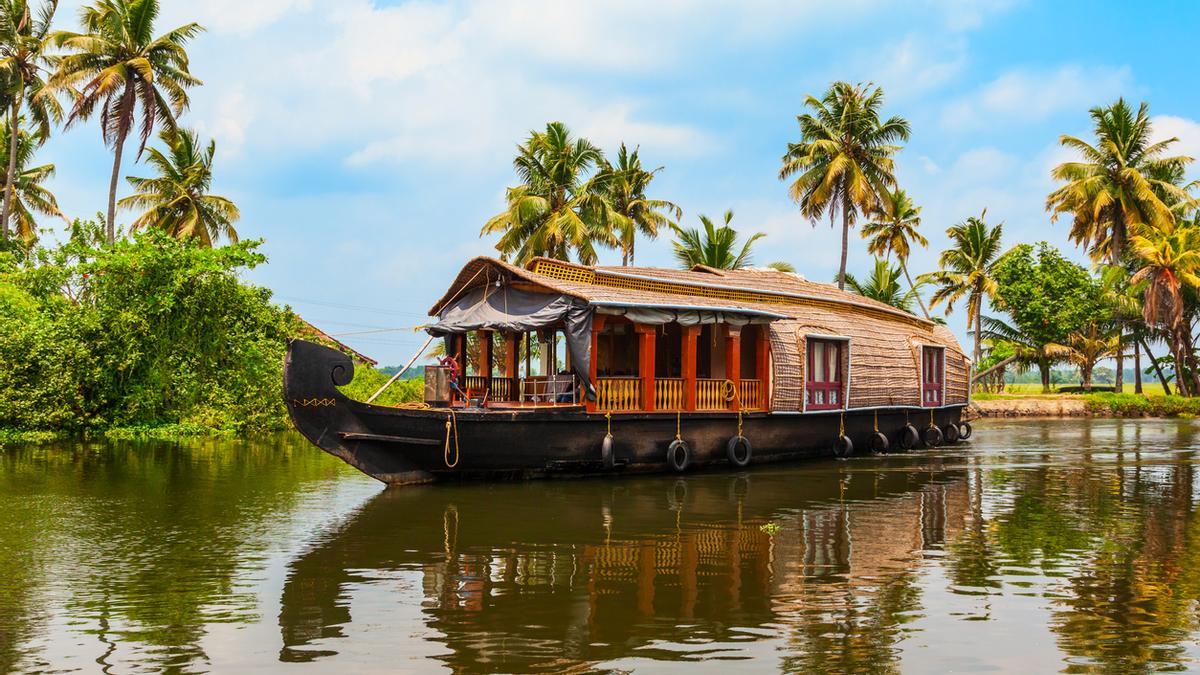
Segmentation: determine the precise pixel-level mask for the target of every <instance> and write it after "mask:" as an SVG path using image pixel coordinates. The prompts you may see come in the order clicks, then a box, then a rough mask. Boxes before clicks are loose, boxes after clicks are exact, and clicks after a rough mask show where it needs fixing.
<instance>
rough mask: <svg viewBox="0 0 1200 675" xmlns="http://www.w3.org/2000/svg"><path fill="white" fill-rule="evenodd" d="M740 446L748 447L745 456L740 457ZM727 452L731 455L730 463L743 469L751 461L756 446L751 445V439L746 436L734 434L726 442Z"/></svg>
mask: <svg viewBox="0 0 1200 675" xmlns="http://www.w3.org/2000/svg"><path fill="white" fill-rule="evenodd" d="M739 446H742V447H745V448H746V452H745V456H744V457H738V447H739ZM725 454H727V455H728V456H729V463H730V464H732V465H734V466H736V467H738V468H739V469H741V468H744V467H745V466H746V465H747V464H749V463H750V457H751V456H753V454H754V448H752V447H750V439H748V438H746V437H745V436H734V437H733V438H731V439H729V442H728V443H726V444H725Z"/></svg>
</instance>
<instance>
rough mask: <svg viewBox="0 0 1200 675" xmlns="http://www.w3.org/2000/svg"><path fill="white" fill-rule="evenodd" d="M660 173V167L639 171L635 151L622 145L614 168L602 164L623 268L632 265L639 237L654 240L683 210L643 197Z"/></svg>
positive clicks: (638, 161)
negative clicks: (651, 182)
mask: <svg viewBox="0 0 1200 675" xmlns="http://www.w3.org/2000/svg"><path fill="white" fill-rule="evenodd" d="M659 171H662V167H661V166H660V167H658V168H657V169H654V170H653V171H647V170H645V169H644V168H642V160H641V159H640V158H639V157H638V149H637V148H634V149H633V152H632V153H631V152H628V151H627V150H626V149H625V144H624V143H622V144H621V148H620V149H619V150H617V164H616V166H613V165H611V164H609V163H608V162H604V163H603V169H602V173H604V174H608V176H607V177H606V178H605V179H604V182H605V185H604V189H605V193H606V197H607V199H608V203H609V204H610V205H611V206H612V211H611V213H610V216H611V218H612V222H613V227H614V229H615V230H616V232H617V239H618V241H619V242H620V243H619V246H620V248H621V264H622V265H632V264H633V252H634V244H635V243H636V240H637V236H638V235H639V234H641V235H644V236H645V237H647V238H649V239H654V238H656V237H658V231H659V229H661V228H665V227H671V226H673V225H675V224H676V223H675V221H677V220H679V218H680V217H681V216H682V215H683V210H682V209H680V208H679V207H678V206H677V205H675V204H674V203H673V202H669V201H667V200H665V199H650V198H648V197H647V196H646V188H647V187H648V186H649V185H650V181H651V180H653V179H654V175H655V174H657V173H658V172H659ZM672 217H674V220H672Z"/></svg>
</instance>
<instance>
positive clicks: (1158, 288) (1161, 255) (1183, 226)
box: [1130, 221, 1200, 395]
mask: <svg viewBox="0 0 1200 675" xmlns="http://www.w3.org/2000/svg"><path fill="white" fill-rule="evenodd" d="M1130 245H1131V246H1132V248H1133V251H1134V252H1135V253H1136V254H1137V256H1138V258H1140V261H1141V262H1140V263H1139V264H1140V265H1141V267H1140V268H1139V269H1138V271H1137V272H1136V273H1135V274H1134V275H1133V278H1132V279H1131V281H1132V283H1134V284H1142V285H1144V286H1143V287H1144V292H1143V304H1142V315H1143V317H1144V318H1145V320H1146V323H1148V324H1163V325H1165V326H1166V327H1167V329H1168V331H1169V332H1170V335H1171V340H1170V345H1171V352H1172V354H1173V355H1174V357H1175V362H1176V364H1177V372H1179V373H1180V376H1179V377H1178V378H1177V385H1178V386H1180V387H1181V388H1182V387H1184V385H1185V384H1186V385H1187V390H1188V391H1186V392H1184V393H1186V394H1193V395H1194V394H1197V393H1200V373H1198V372H1197V367H1196V359H1195V356H1194V355H1193V353H1192V340H1191V329H1190V326H1189V325H1188V322H1186V321H1184V316H1183V313H1184V291H1185V289H1192V290H1197V289H1200V226H1197V225H1195V224H1193V223H1189V222H1186V221H1184V222H1181V223H1180V224H1179V225H1178V226H1175V227H1168V228H1158V227H1147V228H1143V231H1142V233H1141V234H1138V235H1135V236H1134V237H1133V238H1131V239H1130ZM1184 370H1186V371H1190V375H1191V378H1190V381H1188V379H1187V378H1185V377H1184V376H1183V374H1182V372H1183V371H1184Z"/></svg>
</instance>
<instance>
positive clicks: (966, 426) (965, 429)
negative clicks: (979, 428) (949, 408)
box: [958, 422, 975, 441]
mask: <svg viewBox="0 0 1200 675" xmlns="http://www.w3.org/2000/svg"><path fill="white" fill-rule="evenodd" d="M973 433H975V430H974V429H972V428H971V423H970V422H963V423H962V424H960V425H958V437H959V438H961V439H962V440H964V441H965V440H967V439H968V438H970V437H971V434H973Z"/></svg>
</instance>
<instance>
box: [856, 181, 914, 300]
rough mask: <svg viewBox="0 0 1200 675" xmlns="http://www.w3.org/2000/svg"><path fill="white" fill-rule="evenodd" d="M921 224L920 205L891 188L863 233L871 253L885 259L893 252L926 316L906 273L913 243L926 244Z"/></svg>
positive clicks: (864, 226) (900, 191)
mask: <svg viewBox="0 0 1200 675" xmlns="http://www.w3.org/2000/svg"><path fill="white" fill-rule="evenodd" d="M920 226H921V207H919V206H916V205H914V204H913V200H912V198H911V197H909V196H908V194H907V193H905V192H904V190H892V191H890V192H888V193H887V199H886V200H885V201H884V208H883V209H881V210H880V211H877V212H876V213H875V218H874V219H873V220H872V221H871V222H869V223H867V224H866V225H863V229H862V236H863V238H864V239H866V240H867V251H869V252H870V253H871V254H872V255H875V256H882V257H883V258H885V259H887V258H889V257H891V255H892V254H895V255H896V262H898V263H900V271H901V272H903V273H904V278H905V279H906V280H907V281H908V287H909V288H910V289H911V290H912V295H913V297H914V298H915V299H916V301H917V304H918V305H920V306H921V313H922V314H924V315H925V318H926V319H928V318H929V310H928V309H927V308H926V307H925V301H924V300H922V299H921V294H920V293H918V292H917V286H916V284H914V283H913V280H912V276H911V275H909V273H908V256H909V254H910V253H912V245H913V244H914V243H915V244H919V245H920V246H921V247H922V248H924V247H926V246H928V245H929V241H928V240H926V239H925V237H924V236H922V235H921V233H920V232H919V231H918V230H917V228H919V227H920Z"/></svg>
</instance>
